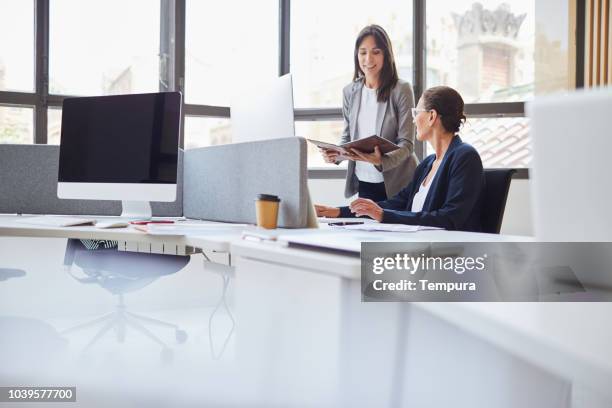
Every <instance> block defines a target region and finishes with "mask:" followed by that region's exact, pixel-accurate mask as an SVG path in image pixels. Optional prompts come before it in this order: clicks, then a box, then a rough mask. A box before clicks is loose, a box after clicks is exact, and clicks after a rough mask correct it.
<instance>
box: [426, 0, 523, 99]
mask: <svg viewBox="0 0 612 408" xmlns="http://www.w3.org/2000/svg"><path fill="white" fill-rule="evenodd" d="M534 9H535V1H533V0H520V1H514V2H511V3H508V2H505V1H503V0H481V1H478V2H477V1H474V0H460V1H453V2H449V1H442V0H433V1H428V2H427V44H426V48H427V87H431V86H435V85H448V86H451V87H453V88H455V89H457V91H459V93H461V95H462V96H463V99H464V101H465V102H466V103H476V102H478V103H482V102H516V101H524V100H526V99H529V98H531V97H532V96H533V89H534V39H535V30H534V14H535V12H534Z"/></svg>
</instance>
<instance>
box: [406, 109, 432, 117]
mask: <svg viewBox="0 0 612 408" xmlns="http://www.w3.org/2000/svg"><path fill="white" fill-rule="evenodd" d="M410 111H411V112H412V117H413V118H416V115H418V114H419V112H429V110H427V109H417V108H411V109H410Z"/></svg>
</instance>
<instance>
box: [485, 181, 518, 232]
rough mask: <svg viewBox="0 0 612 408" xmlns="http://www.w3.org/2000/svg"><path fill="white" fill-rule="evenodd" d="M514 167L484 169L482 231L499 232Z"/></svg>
mask: <svg viewBox="0 0 612 408" xmlns="http://www.w3.org/2000/svg"><path fill="white" fill-rule="evenodd" d="M514 173H516V170H514V169H485V170H484V177H485V188H484V199H483V211H482V232H487V233H490V234H499V231H500V230H501V226H502V221H503V219H504V210H505V209H506V199H507V198H508V190H509V189H510V182H511V181H512V175H513V174H514Z"/></svg>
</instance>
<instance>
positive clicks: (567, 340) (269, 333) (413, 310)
mask: <svg viewBox="0 0 612 408" xmlns="http://www.w3.org/2000/svg"><path fill="white" fill-rule="evenodd" d="M16 217H17V216H10V215H8V216H0V236H21V237H59V238H81V239H112V240H118V241H124V242H138V243H143V244H144V245H145V246H146V245H147V244H148V245H160V244H164V245H171V246H172V245H176V246H184V247H185V248H191V249H193V250H194V251H198V250H203V251H204V250H209V251H217V252H228V253H231V255H232V258H233V260H232V264H235V265H236V271H235V272H236V290H237V292H238V294H237V296H236V299H237V303H236V308H237V315H238V316H239V322H240V323H239V324H240V326H239V329H238V332H237V336H238V337H237V339H238V340H237V341H238V346H239V347H238V349H239V351H240V350H244V351H245V353H244V354H245V355H250V356H252V358H253V360H252V361H251V363H252V364H250V365H249V367H252V368H253V369H254V370H255V372H254V373H257V372H259V371H258V370H264V371H266V372H267V373H268V374H270V375H271V378H272V379H271V380H269V381H270V382H269V385H270V388H269V389H266V392H273V391H271V390H272V389H274V388H275V387H276V386H278V384H279V383H280V384H282V383H283V373H284V372H285V371H284V370H286V369H292V370H295V371H297V372H298V373H300V375H302V376H304V378H308V376H317V375H318V376H321V377H322V378H324V379H326V381H321V382H320V384H328V385H327V386H322V388H318V389H312V390H310V391H311V392H313V393H318V394H320V395H323V396H324V398H323V399H327V400H337V398H338V395H336V394H335V393H337V392H338V390H340V391H339V392H341V393H342V391H343V390H345V391H349V390H350V391H351V393H352V394H351V397H350V398H349V399H350V402H353V403H355V402H361V404H362V405H363V403H364V401H365V402H371V403H372V404H376V405H386V404H388V405H393V404H396V403H399V404H401V403H408V402H410V401H411V399H410V395H407V393H408V394H410V393H409V392H408V391H407V392H406V393H403V394H402V392H401V390H403V389H406V390H410V382H412V383H413V384H414V383H416V382H418V376H416V374H415V373H414V372H413V371H411V370H412V369H413V367H414V365H417V366H419V367H420V368H427V367H428V366H429V365H428V364H429V363H428V362H427V361H430V360H427V361H425V360H418V359H419V358H424V357H422V356H429V357H430V358H434V357H435V355H436V353H439V352H437V351H433V350H421V349H419V348H418V347H422V346H423V344H422V343H423V342H424V341H425V342H430V341H431V342H434V341H433V340H437V339H433V338H428V337H427V336H428V335H429V334H428V333H429V328H430V327H431V326H432V325H434V326H435V325H436V324H438V325H440V324H443V327H442V326H440V327H441V328H439V330H442V331H443V332H444V333H445V334H444V336H445V337H447V338H446V341H448V342H449V343H448V344H446V345H445V346H444V348H445V349H446V348H448V349H452V347H453V344H454V343H457V344H459V343H460V342H459V340H460V339H461V338H463V337H462V336H466V334H465V333H469V335H473V336H475V337H474V338H477V339H480V340H484V343H483V346H482V347H485V348H487V347H488V348H487V350H488V351H487V353H490V354H489V359H488V360H487V361H486V362H485V363H488V364H491V361H495V362H497V364H498V365H499V366H500V367H502V366H507V365H509V366H511V367H514V368H508V367H506V369H508V370H509V371H508V372H507V373H506V374H507V377H508V378H506V380H509V381H510V383H508V384H505V383H503V382H502V380H499V381H500V382H499V383H495V382H494V383H493V384H488V387H489V391H488V394H487V393H484V394H483V395H482V398H484V400H483V401H488V402H490V401H491V400H490V399H487V397H491V398H492V397H493V395H494V394H495V393H498V394H499V393H502V394H503V393H508V392H509V390H519V391H520V390H523V391H524V389H525V387H528V386H529V384H528V383H529V382H532V383H533V384H538V385H536V387H537V386H539V387H540V389H539V391H538V392H540V393H541V395H542V398H543V400H542V401H539V406H542V407H545V406H570V404H571V405H572V406H574V407H583V406H584V407H599V406H605V405H604V404H605V403H608V402H609V401H612V391H611V388H610V387H609V384H611V383H612V305H610V304H607V303H592V304H575V303H574V304H554V303H553V304H544V303H533V304H532V303H497V304H488V303H473V304H467V303H466V304H457V303H413V304H395V303H385V304H382V303H379V304H372V303H368V304H366V303H361V302H360V282H359V278H360V273H361V272H360V260H359V258H358V257H352V256H347V255H342V254H334V253H328V252H320V251H316V250H305V249H295V248H287V247H283V246H281V245H278V244H275V243H263V242H262V243H260V242H250V241H244V240H241V239H240V235H241V232H240V230H239V229H236V228H235V227H231V228H228V229H227V230H225V229H223V228H219V229H215V230H211V231H210V233H201V232H199V233H198V234H187V235H186V236H182V237H178V236H163V237H162V236H150V235H146V234H144V233H142V232H140V231H137V230H132V229H127V230H125V229H123V230H100V229H96V228H93V227H71V228H45V227H37V226H30V225H25V224H16V223H15V222H14V221H15V218H16ZM287 233H290V234H296V233H299V234H309V233H317V234H321V233H324V234H337V233H339V231H338V230H334V231H330V230H324V229H323V230H318V231H304V230H288V231H287ZM344 233H345V234H346V236H347V239H348V238H349V237H351V236H355V235H354V234H358V235H359V236H363V235H364V234H365V233H364V232H358V233H355V232H349V231H345V232H344ZM372 235H373V236H376V237H377V238H381V239H382V238H384V239H385V240H386V239H388V240H391V241H396V242H402V241H407V242H436V241H450V242H452V241H457V242H462V241H482V242H494V241H514V242H516V241H526V240H531V238H528V237H511V236H500V235H489V234H473V233H462V232H451V231H421V232H417V233H400V234H390V233H373V234H372ZM312 272H315V273H314V274H313V273H312ZM423 322H428V323H427V324H425V323H423ZM433 322H437V323H435V324H434V323H433ZM419 325H424V326H419ZM453 328H454V329H453ZM419 336H420V337H419ZM246 339H248V343H247V344H245V343H244V342H243V341H242V340H244V341H246ZM354 339H358V340H359V341H355V340H354ZM413 343H414V344H413ZM417 343H418V344H417ZM472 343H474V341H473V340H470V341H468V343H467V344H468V345H469V344H472ZM254 347H255V349H254ZM489 348H490V349H489ZM311 353H313V354H311ZM338 356H339V359H338ZM454 357H455V360H454V364H455V365H462V364H464V365H465V366H466V367H469V366H475V367H478V364H477V363H474V362H473V361H472V360H471V357H470V356H469V355H467V356H463V357H461V356H459V357H457V356H454ZM417 360H418V361H420V363H418V364H417V363H415V361H417ZM315 363H317V364H315ZM531 364H532V365H533V367H538V369H543V370H545V372H547V373H550V375H545V376H543V377H542V376H539V377H538V376H536V377H534V375H535V374H534V372H535V371H534V370H536V369H535V368H533V367H531V366H530V365H531ZM432 366H433V364H432ZM516 367H520V369H519V368H516ZM496 368H497V367H490V366H489V367H488V369H489V370H491V371H492V372H496V370H495V369H496ZM483 369H485V368H483ZM513 369H515V370H518V371H512V370H513ZM366 373H376V376H368V381H366V382H368V383H369V386H367V387H361V386H360V384H363V383H364V375H367V374H366ZM436 375H438V374H436ZM370 377H371V378H370ZM442 377H443V375H442ZM293 378H294V377H293ZM534 378H535V380H534ZM543 378H544V379H543ZM405 381H409V383H406V382H405ZM492 381H493V380H492ZM564 381H566V382H567V383H568V384H572V387H573V388H572V391H571V397H568V398H571V401H570V402H568V404H567V405H564V404H563V403H562V401H561V402H560V401H559V400H555V399H554V396H556V395H558V394H562V393H563V392H564V391H563V390H564V389H563V384H565V383H564ZM453 384H454V385H453ZM457 384H463V383H462V382H461V381H458V380H457V381H455V382H454V383H445V382H444V381H443V380H442V379H441V380H440V385H441V386H442V387H446V388H447V391H448V390H449V389H452V387H455V391H457V392H460V391H461V390H458V389H457V387H459V385H457ZM284 385H286V387H289V389H290V388H291V387H292V385H291V384H284ZM293 386H295V385H293ZM496 387H497V388H496ZM503 387H508V388H503ZM513 387H514V388H513ZM285 391H287V388H285ZM534 392H535V391H534ZM296 395H299V391H298V390H296ZM411 395H413V397H414V394H411ZM548 397H550V398H548ZM507 400H508V401H510V402H512V403H514V405H525V404H526V403H527V401H530V400H521V397H520V395H513V396H511V397H508V399H507ZM594 400H597V401H598V402H593V401H594ZM601 401H604V402H601ZM412 402H414V400H412ZM531 402H532V403H533V401H531ZM547 404H548V405H547ZM598 404H601V405H598Z"/></svg>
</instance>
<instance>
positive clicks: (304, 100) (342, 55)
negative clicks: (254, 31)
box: [291, 0, 412, 108]
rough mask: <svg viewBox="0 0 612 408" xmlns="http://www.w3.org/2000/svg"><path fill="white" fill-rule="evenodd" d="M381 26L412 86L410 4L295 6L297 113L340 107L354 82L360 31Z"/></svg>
mask: <svg viewBox="0 0 612 408" xmlns="http://www.w3.org/2000/svg"><path fill="white" fill-rule="evenodd" d="M368 24H378V25H380V26H382V27H383V28H384V29H385V31H387V33H388V34H389V37H390V39H391V43H392V46H393V52H394V54H395V58H396V64H397V68H398V70H399V76H400V78H402V79H404V80H407V81H412V4H411V2H410V1H401V2H398V1H396V0H380V1H377V2H376V3H375V4H373V3H372V2H371V1H367V0H355V1H351V2H342V1H327V0H311V1H294V2H292V3H291V72H292V73H293V78H294V92H295V94H294V97H295V105H296V107H301V108H314V107H317V108H318V107H340V106H342V88H343V87H344V86H345V85H347V84H348V83H350V82H351V80H352V78H353V71H354V64H353V49H354V46H355V39H356V38H357V34H358V33H359V31H360V30H361V29H362V28H363V27H365V26H366V25H368Z"/></svg>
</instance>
